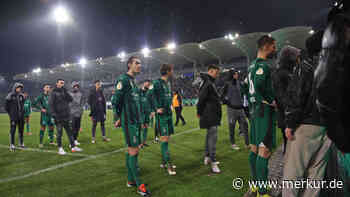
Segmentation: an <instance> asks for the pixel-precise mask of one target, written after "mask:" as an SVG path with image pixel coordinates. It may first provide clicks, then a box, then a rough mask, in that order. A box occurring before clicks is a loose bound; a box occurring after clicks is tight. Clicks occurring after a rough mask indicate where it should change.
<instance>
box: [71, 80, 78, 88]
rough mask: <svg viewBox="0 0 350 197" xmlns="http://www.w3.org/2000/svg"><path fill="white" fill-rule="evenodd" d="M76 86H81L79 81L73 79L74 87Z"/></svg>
mask: <svg viewBox="0 0 350 197" xmlns="http://www.w3.org/2000/svg"><path fill="white" fill-rule="evenodd" d="M75 86H78V87H79V88H80V84H79V82H77V81H73V82H72V88H74V87H75Z"/></svg>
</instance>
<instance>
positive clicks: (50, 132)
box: [49, 129, 53, 142]
mask: <svg viewBox="0 0 350 197" xmlns="http://www.w3.org/2000/svg"><path fill="white" fill-rule="evenodd" d="M49 137H50V142H53V129H50V130H49Z"/></svg>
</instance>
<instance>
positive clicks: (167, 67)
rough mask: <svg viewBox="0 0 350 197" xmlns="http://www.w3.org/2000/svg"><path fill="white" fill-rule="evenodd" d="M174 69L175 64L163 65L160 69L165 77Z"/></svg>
mask: <svg viewBox="0 0 350 197" xmlns="http://www.w3.org/2000/svg"><path fill="white" fill-rule="evenodd" d="M173 67H174V65H173V64H162V65H161V66H160V69H159V71H160V75H162V76H164V75H166V74H168V72H169V71H171V70H172V69H173Z"/></svg>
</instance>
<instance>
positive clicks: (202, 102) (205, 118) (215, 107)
mask: <svg viewBox="0 0 350 197" xmlns="http://www.w3.org/2000/svg"><path fill="white" fill-rule="evenodd" d="M200 77H201V82H200V88H199V99H198V103H197V115H199V117H200V120H199V125H200V128H202V129H209V128H210V127H213V126H219V125H220V123H221V115H222V110H221V102H220V95H219V93H218V91H217V88H216V85H215V79H214V78H212V77H211V76H209V75H208V74H205V73H201V75H200Z"/></svg>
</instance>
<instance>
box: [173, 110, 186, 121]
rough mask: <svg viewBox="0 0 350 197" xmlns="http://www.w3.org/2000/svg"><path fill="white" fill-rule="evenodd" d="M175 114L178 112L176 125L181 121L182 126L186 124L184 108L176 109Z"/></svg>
mask: <svg viewBox="0 0 350 197" xmlns="http://www.w3.org/2000/svg"><path fill="white" fill-rule="evenodd" d="M175 112H176V122H175V125H177V124H178V123H179V119H181V121H182V124H185V123H186V121H185V119H184V117H183V116H182V107H175Z"/></svg>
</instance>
